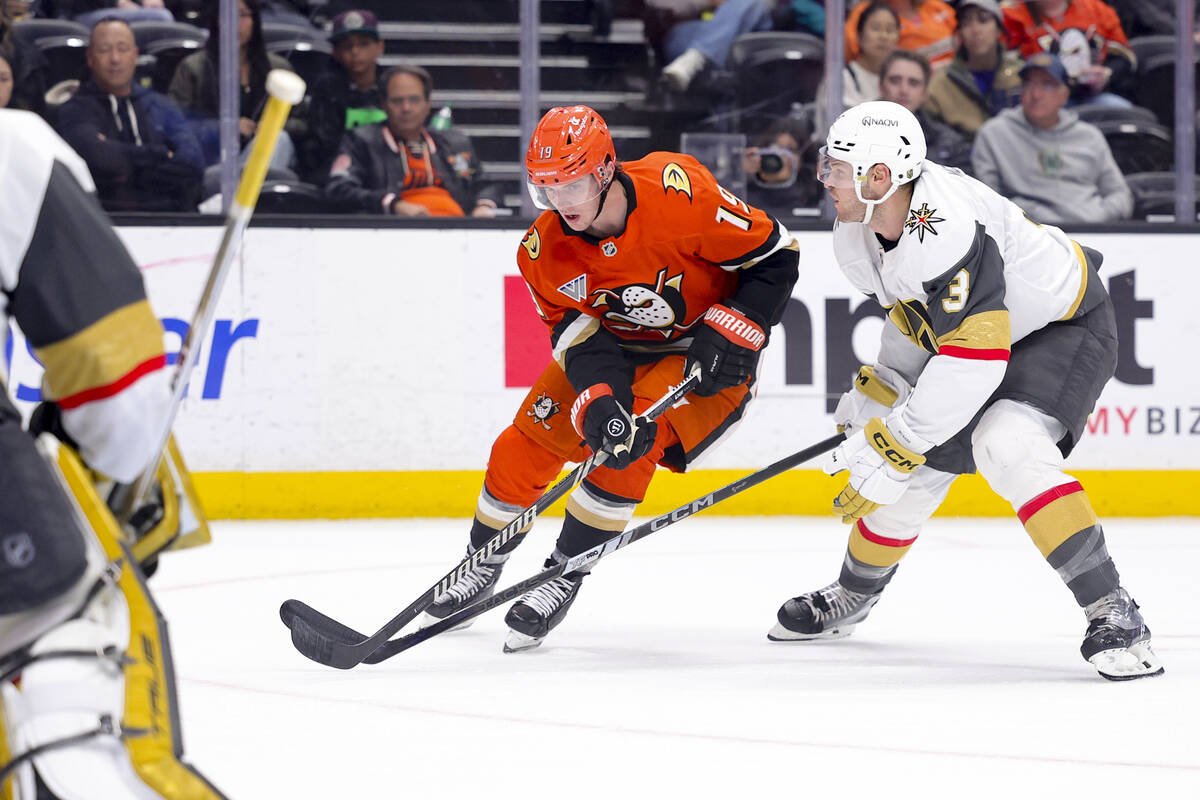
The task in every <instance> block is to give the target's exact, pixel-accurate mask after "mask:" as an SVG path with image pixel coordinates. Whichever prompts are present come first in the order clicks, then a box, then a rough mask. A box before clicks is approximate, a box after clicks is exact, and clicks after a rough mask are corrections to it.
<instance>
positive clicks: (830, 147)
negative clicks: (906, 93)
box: [818, 100, 925, 222]
mask: <svg viewBox="0 0 1200 800" xmlns="http://www.w3.org/2000/svg"><path fill="white" fill-rule="evenodd" d="M830 159H836V160H838V161H845V162H847V163H849V164H850V166H851V168H852V169H853V171H854V194H855V196H856V197H857V198H858V199H859V200H861V201H862V202H863V203H866V205H867V216H866V219H865V220H864V222H865V221H867V220H870V218H871V211H872V210H873V207H874V205H875V204H876V203H882V202H883V201H884V200H887V199H888V198H889V197H891V196H892V194H893V193H894V192H895V191H896V189H898V188H900V187H901V186H902V185H904V184H906V183H908V182H909V181H914V180H916V179H917V176H919V175H920V174H921V164H922V163H923V162H924V161H925V134H924V132H923V131H922V130H921V123H919V122H918V121H917V118H916V117H915V116H913V113H912V112H911V111H909V110H908V109H907V108H905V107H904V106H902V105H900V104H899V103H892V102H890V101H887V100H872V101H870V102H867V103H859V104H858V105H856V106H854V107H853V108H849V109H846V110H845V111H843V112H842V114H841V116H839V117H838V118H837V119H835V120H834V121H833V124H832V125H830V126H829V136H828V138H827V139H826V140H825V146H824V147H822V148H821V163H820V165H819V171H818V177H819V178H820V179H821V180H822V181H824V180H825V179H826V177H827V176H828V174H829V173H828V169H829V166H828V162H829V160H830ZM876 164H883V165H885V166H886V167H887V168H888V169H889V170H890V171H891V173H892V187H891V188H890V189H888V190H887V192H886V193H885V194H884V195H883V197H881V198H879V199H878V200H868V199H866V198H865V197H863V196H862V185H863V182H864V181H865V180H866V178H867V173H868V172H870V169H871V167H873V166H874V165H876ZM847 188H849V187H847Z"/></svg>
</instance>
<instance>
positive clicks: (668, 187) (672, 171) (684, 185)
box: [662, 161, 692, 203]
mask: <svg viewBox="0 0 1200 800" xmlns="http://www.w3.org/2000/svg"><path fill="white" fill-rule="evenodd" d="M662 184H663V191H664V192H668V193H669V192H671V191H672V190H674V191H676V192H679V193H680V194H686V195H687V198H688V202H689V203H690V202H692V179H691V178H689V177H688V174H687V171H686V170H685V169H684V168H683V167H681V166H679V165H678V164H676V163H675V162H674V161H672V162H671V163H670V164H667V165H666V166H665V167H663V171H662Z"/></svg>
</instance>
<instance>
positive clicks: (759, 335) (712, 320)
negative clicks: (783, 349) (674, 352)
mask: <svg viewBox="0 0 1200 800" xmlns="http://www.w3.org/2000/svg"><path fill="white" fill-rule="evenodd" d="M766 342H767V335H766V334H765V333H763V329H762V325H761V324H759V323H758V322H757V321H755V320H754V319H752V318H751V317H750V316H749V314H747V313H746V312H745V311H742V310H740V309H738V308H736V307H734V306H731V305H721V304H719V303H718V304H716V305H713V306H712V307H710V308H709V309H708V311H706V312H705V314H704V320H703V321H702V322H701V324H700V325H699V327H697V328H696V332H695V333H694V334H693V335H692V346H691V347H689V348H688V354H687V366H685V367H684V370H683V374H684V375H691V374H692V369H693V367H694V365H697V364H699V365H700V386H699V387H698V388H697V389H696V394H698V395H700V396H701V397H712V396H713V395H714V394H717V393H718V392H720V391H721V390H722V389H728V388H730V387H732V386H737V385H738V384H740V383H745V382H746V380H748V379H749V378H750V376H751V375H753V374H754V368H755V367H756V366H757V364H758V351H759V350H761V349H762V346H763V345H764V344H766Z"/></svg>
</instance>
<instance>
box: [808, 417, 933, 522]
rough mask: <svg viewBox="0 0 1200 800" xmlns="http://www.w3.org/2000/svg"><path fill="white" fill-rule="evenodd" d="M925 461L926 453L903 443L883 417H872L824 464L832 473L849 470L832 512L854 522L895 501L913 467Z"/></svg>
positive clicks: (901, 494)
mask: <svg viewBox="0 0 1200 800" xmlns="http://www.w3.org/2000/svg"><path fill="white" fill-rule="evenodd" d="M924 463H925V456H923V455H921V454H920V453H916V452H914V451H912V450H910V449H909V448H907V447H905V446H904V445H902V444H900V442H899V440H898V439H897V438H896V437H895V435H893V434H892V432H891V431H890V430H888V427H887V426H886V425H885V424H884V423H883V420H881V419H879V418H878V417H873V418H872V419H871V420H870V421H868V422H867V424H866V426H865V427H864V428H863V429H862V430H860V431H858V432H857V433H854V434H852V435H851V436H850V437H849V438H847V439H846V441H845V442H843V443H842V444H841V445H840V446H838V448H837V449H836V450H834V451H833V453H832V454H831V455H830V457H829V458H828V459H827V460H826V463H825V464H823V465H822V469H824V470H825V472H826V473H827V474H829V475H836V474H838V473H839V472H842V471H844V470H849V471H850V481H849V484H848V485H847V486H846V488H845V489H843V490H842V493H841V494H839V495H838V496H837V497H836V498H834V501H833V513H834V514H841V515H842V522H845V523H852V522H854V521H856V520H858V519H861V518H863V517H865V516H867V515H868V514H870V513H871V512H873V511H874V510H875V509H877V508H879V507H880V506H885V505H888V504H890V503H894V502H896V501H897V500H899V499H900V498H901V496H903V494H904V491H905V490H906V489H907V488H908V481H909V478H911V477H912V473H913V470H915V469H916V468H917V467H919V466H921V465H922V464H924Z"/></svg>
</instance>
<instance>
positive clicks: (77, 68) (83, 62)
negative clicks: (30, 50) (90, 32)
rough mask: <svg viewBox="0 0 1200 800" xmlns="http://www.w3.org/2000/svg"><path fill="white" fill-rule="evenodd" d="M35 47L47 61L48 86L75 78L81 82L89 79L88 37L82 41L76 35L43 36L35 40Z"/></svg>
mask: <svg viewBox="0 0 1200 800" xmlns="http://www.w3.org/2000/svg"><path fill="white" fill-rule="evenodd" d="M34 45H35V46H36V47H37V49H38V50H40V51H41V53H42V56H43V57H44V58H45V59H46V85H47V86H53V85H55V84H56V83H59V82H61V81H66V80H71V79H73V78H77V79H79V80H81V81H82V80H86V79H87V76H88V66H87V45H88V37H87V36H84V37H83V38H82V39H81V38H80V37H79V35H78V34H75V33H71V34H67V35H65V36H43V37H41V38H39V39H37V40H35V41H34Z"/></svg>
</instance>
